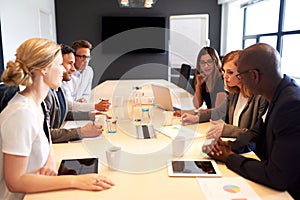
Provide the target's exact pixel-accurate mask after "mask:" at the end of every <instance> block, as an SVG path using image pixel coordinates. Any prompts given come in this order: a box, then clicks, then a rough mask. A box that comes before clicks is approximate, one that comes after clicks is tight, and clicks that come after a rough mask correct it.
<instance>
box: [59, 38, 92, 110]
mask: <svg viewBox="0 0 300 200" xmlns="http://www.w3.org/2000/svg"><path fill="white" fill-rule="evenodd" d="M92 47H93V46H92V44H91V43H89V42H88V41H86V40H78V41H75V42H73V44H72V48H73V49H74V50H75V69H76V71H74V72H73V74H72V79H71V81H68V82H66V81H64V82H63V88H64V90H65V92H66V98H67V100H68V104H69V105H68V106H69V109H70V110H72V111H87V110H92V109H94V108H93V107H94V106H93V105H92V104H91V106H90V108H86V105H87V104H83V105H84V108H82V107H83V105H80V104H78V103H73V102H81V103H88V101H89V99H90V94H91V89H92V80H93V76H94V72H93V69H92V68H91V67H90V66H89V65H88V64H89V61H90V59H91V49H92Z"/></svg>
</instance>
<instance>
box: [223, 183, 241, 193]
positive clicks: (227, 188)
mask: <svg viewBox="0 0 300 200" xmlns="http://www.w3.org/2000/svg"><path fill="white" fill-rule="evenodd" d="M223 189H224V190H225V191H226V192H229V193H238V192H240V191H241V189H240V187H239V186H236V185H224V186H223Z"/></svg>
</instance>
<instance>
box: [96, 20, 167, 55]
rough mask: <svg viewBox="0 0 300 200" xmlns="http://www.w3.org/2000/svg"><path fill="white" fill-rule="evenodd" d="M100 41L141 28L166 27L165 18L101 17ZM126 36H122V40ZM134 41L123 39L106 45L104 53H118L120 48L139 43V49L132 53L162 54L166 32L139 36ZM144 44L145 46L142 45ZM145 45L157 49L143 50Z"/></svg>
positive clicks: (134, 37)
mask: <svg viewBox="0 0 300 200" xmlns="http://www.w3.org/2000/svg"><path fill="white" fill-rule="evenodd" d="M101 27H102V38H101V39H102V41H104V40H106V39H108V38H111V37H112V36H114V35H116V34H118V33H122V32H123V31H127V30H131V29H136V28H143V27H158V28H165V27H166V18H165V17H128V16H103V17H102V18H101ZM125 37H126V36H125V35H124V38H125ZM133 40H134V41H130V39H129V40H128V38H126V39H124V41H121V42H118V44H108V45H106V44H105V45H104V46H103V52H104V53H118V50H119V49H120V47H124V46H126V45H127V46H128V45H130V44H133V43H141V48H139V49H136V50H134V51H133V52H134V53H164V52H165V47H166V31H165V29H161V30H158V31H155V32H154V33H153V32H149V33H144V32H143V34H139V35H138V36H133ZM143 44H145V45H143ZM147 44H154V45H155V46H157V47H159V48H143V46H147Z"/></svg>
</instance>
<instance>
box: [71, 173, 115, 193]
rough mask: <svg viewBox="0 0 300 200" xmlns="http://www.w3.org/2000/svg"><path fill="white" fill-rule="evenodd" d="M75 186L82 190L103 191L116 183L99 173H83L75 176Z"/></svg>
mask: <svg viewBox="0 0 300 200" xmlns="http://www.w3.org/2000/svg"><path fill="white" fill-rule="evenodd" d="M73 184H74V187H75V188H78V189H82V190H92V191H101V190H107V189H110V188H111V187H112V186H114V185H115V184H114V183H113V182H112V181H111V180H110V179H108V178H107V177H105V176H101V175H99V174H83V175H78V176H74V181H73Z"/></svg>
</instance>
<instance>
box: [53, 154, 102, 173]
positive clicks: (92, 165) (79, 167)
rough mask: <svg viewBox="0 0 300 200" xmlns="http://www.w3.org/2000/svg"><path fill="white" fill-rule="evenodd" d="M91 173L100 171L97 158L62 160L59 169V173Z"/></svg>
mask: <svg viewBox="0 0 300 200" xmlns="http://www.w3.org/2000/svg"><path fill="white" fill-rule="evenodd" d="M89 173H98V159H97V158H81V159H69V160H62V161H61V163H60V166H59V169H58V175H78V174H89Z"/></svg>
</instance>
